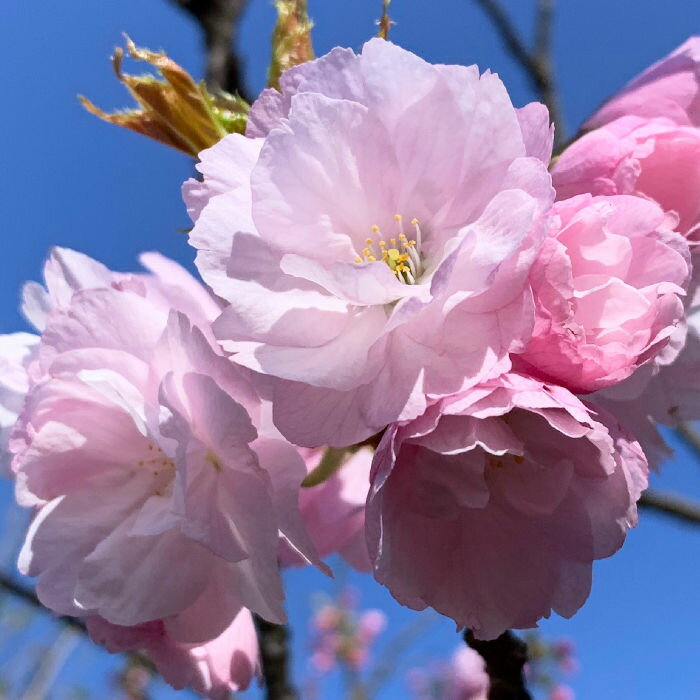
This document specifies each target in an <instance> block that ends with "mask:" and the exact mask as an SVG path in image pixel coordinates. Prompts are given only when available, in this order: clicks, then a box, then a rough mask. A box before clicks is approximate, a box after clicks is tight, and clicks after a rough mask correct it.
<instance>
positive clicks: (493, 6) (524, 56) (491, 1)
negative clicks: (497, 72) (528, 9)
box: [474, 0, 564, 145]
mask: <svg viewBox="0 0 700 700" xmlns="http://www.w3.org/2000/svg"><path fill="white" fill-rule="evenodd" d="M474 1H475V2H476V3H477V4H478V5H479V6H480V7H481V8H482V9H483V10H484V12H485V13H486V14H487V15H488V16H489V18H490V19H491V21H492V22H493V24H494V26H495V27H496V30H497V31H498V33H499V35H500V37H501V40H502V41H503V43H504V44H505V47H506V49H507V50H508V51H509V52H510V54H511V55H512V56H513V58H514V59H515V60H516V61H517V62H518V63H519V64H520V67H521V68H522V69H523V71H524V72H525V75H526V76H527V77H528V79H529V81H530V84H531V85H532V87H533V89H534V90H535V92H536V93H537V94H538V96H539V98H540V99H541V100H542V102H544V104H545V105H547V108H548V109H549V115H550V118H551V120H552V122H553V123H554V127H555V130H556V131H555V137H554V138H555V144H556V145H558V144H561V143H563V141H564V125H563V122H562V115H561V111H560V109H559V99H558V97H557V91H556V86H555V80H554V71H553V69H552V60H551V46H552V23H553V22H552V21H553V19H554V0H537V17H536V20H535V43H534V48H533V50H532V51H531V50H530V49H529V48H528V46H527V44H526V43H525V42H524V41H523V40H522V38H521V37H520V34H519V33H518V31H517V29H516V28H515V26H514V25H513V23H512V22H511V20H510V18H509V17H508V15H507V14H506V12H505V10H504V9H503V8H502V7H501V5H500V3H499V2H498V0H474Z"/></svg>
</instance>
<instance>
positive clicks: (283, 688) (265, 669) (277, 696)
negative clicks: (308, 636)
mask: <svg viewBox="0 0 700 700" xmlns="http://www.w3.org/2000/svg"><path fill="white" fill-rule="evenodd" d="M254 618H255V626H256V627H257V629H258V641H259V643H260V658H261V661H262V674H263V680H264V682H265V689H266V696H265V697H266V698H267V700H297V699H298V697H299V695H298V693H297V692H296V690H295V688H294V686H293V685H292V683H291V681H290V679H289V668H288V666H289V650H288V645H289V631H288V629H287V627H286V626H285V625H276V624H273V623H272V622H268V621H267V620H263V618H262V617H260V616H259V615H254Z"/></svg>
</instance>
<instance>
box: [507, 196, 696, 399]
mask: <svg viewBox="0 0 700 700" xmlns="http://www.w3.org/2000/svg"><path fill="white" fill-rule="evenodd" d="M552 213H553V221H552V228H551V234H550V237H549V238H548V239H547V241H546V242H545V244H544V246H543V248H542V251H541V253H540V256H539V257H538V259H537V261H536V262H535V264H534V265H533V268H532V272H531V276H530V277H531V283H532V287H533V292H534V294H535V308H536V322H535V329H534V332H533V335H532V339H531V340H530V342H529V344H528V345H527V347H526V348H525V351H524V352H523V354H522V355H520V356H519V358H517V359H516V363H519V362H520V363H524V366H527V369H528V370H529V371H530V372H531V373H533V374H535V375H537V376H540V377H542V378H543V379H545V380H547V381H553V382H555V383H557V384H561V385H562V386H565V387H567V388H568V389H570V390H572V391H574V392H591V391H595V390H597V389H601V388H603V387H606V386H611V385H613V384H617V383H619V382H620V381H622V380H623V379H626V378H627V377H628V376H630V375H631V374H632V372H633V371H634V370H635V369H636V368H637V367H638V366H639V365H641V364H643V363H645V362H648V361H649V360H651V359H653V358H654V357H655V356H656V355H658V354H659V353H660V352H661V351H662V350H663V349H664V348H665V347H666V346H667V345H668V344H669V342H670V340H671V336H672V335H673V334H674V332H675V330H676V326H677V325H678V324H679V323H680V322H681V321H682V319H683V314H684V308H683V301H682V298H683V297H684V296H685V288H686V286H687V284H688V280H689V277H690V264H689V253H688V249H687V245H686V243H685V241H684V239H683V238H682V237H681V236H679V235H678V234H676V233H674V232H673V231H671V230H669V229H668V228H667V227H666V226H665V216H664V212H663V211H662V210H661V208H660V207H659V206H658V205H657V204H655V203H653V202H651V201H647V200H644V199H641V198H639V197H631V196H617V197H591V196H590V195H581V196H579V197H574V198H572V199H567V200H564V201H561V202H557V204H555V206H554V207H553V210H552Z"/></svg>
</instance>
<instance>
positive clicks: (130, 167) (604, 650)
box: [0, 0, 700, 700]
mask: <svg viewBox="0 0 700 700" xmlns="http://www.w3.org/2000/svg"><path fill="white" fill-rule="evenodd" d="M380 4H381V3H380V0H357V1H356V2H343V1H341V0H309V6H310V12H311V14H312V16H313V18H314V20H315V22H316V32H315V44H316V49H317V52H318V53H323V52H325V51H327V50H328V49H330V48H331V47H332V46H335V45H345V46H352V47H355V48H358V47H359V46H361V44H362V42H363V41H364V40H366V39H367V38H369V37H370V36H371V35H372V34H373V33H374V32H375V31H376V28H375V26H374V19H375V18H376V17H377V16H378V14H379V6H380ZM504 4H505V5H506V6H508V8H509V11H510V12H511V13H512V15H513V17H514V18H515V20H516V22H517V23H518V24H519V26H521V27H523V28H524V29H525V30H526V31H527V30H528V29H529V28H530V27H531V20H532V17H531V15H532V13H531V5H532V3H531V2H530V0H511V1H510V2H507V1H505V0H504ZM559 4H560V5H561V8H560V10H559V12H558V15H557V21H556V27H555V30H556V36H555V63H556V68H557V71H558V75H559V85H560V89H561V95H562V101H563V103H564V106H565V115H566V122H567V125H568V128H569V131H570V133H571V132H572V131H573V130H575V128H576V127H577V126H578V124H579V123H580V122H581V121H582V120H583V119H584V118H585V117H586V115H588V114H589V113H590V112H591V111H592V110H593V109H594V108H595V107H596V105H598V104H599V103H600V102H601V101H602V100H603V99H604V98H605V97H606V96H608V95H609V94H611V93H612V92H613V91H614V90H615V89H616V88H618V87H620V86H621V85H622V84H623V83H624V82H625V81H626V80H627V79H629V78H631V77H632V76H633V75H634V74H635V73H637V72H638V71H639V70H641V69H642V68H644V67H645V66H646V65H648V64H649V63H651V62H652V61H654V60H656V59H657V58H659V57H660V56H662V55H663V54H664V53H666V52H668V51H669V50H670V49H672V48H673V47H674V46H676V45H677V44H679V43H681V42H682V41H683V40H684V39H685V38H686V37H687V36H688V35H689V34H691V33H693V32H695V33H700V7H699V6H698V5H697V3H696V2H694V1H693V0H676V1H675V2H673V3H668V2H667V3H661V2H656V1H653V0H646V1H644V0H641V1H640V2H636V3H630V2H628V0H588V2H585V3H583V2H571V1H569V2H560V3H559ZM392 10H393V16H394V18H395V20H396V26H395V27H394V29H393V32H392V39H393V40H394V41H396V42H397V43H400V44H402V45H403V46H405V47H406V48H409V49H411V50H413V51H415V52H417V53H419V54H420V55H422V56H423V57H425V58H426V59H428V60H430V61H433V62H443V63H478V64H479V65H480V66H481V68H482V69H486V68H491V69H492V70H494V71H495V72H498V73H499V74H500V75H501V77H502V78H503V79H504V81H505V83H506V85H507V86H508V89H509V90H510V93H511V95H512V98H513V101H514V103H515V104H516V105H517V106H520V105H523V104H525V103H527V102H528V101H530V100H531V99H533V95H532V93H531V92H530V90H529V86H528V84H527V82H526V80H525V79H524V78H523V76H522V74H521V73H520V71H519V69H518V67H517V66H516V65H515V64H514V63H513V61H512V59H511V58H510V57H509V56H507V55H506V54H505V53H504V52H503V50H502V49H501V46H500V43H499V41H498V38H497V36H496V35H495V33H494V31H493V29H492V28H491V27H490V25H489V24H488V23H487V21H486V20H485V18H484V16H483V14H482V13H481V12H480V11H479V10H478V8H476V6H475V4H474V3H473V2H471V1H470V0H441V1H440V2H432V3H428V2H419V1H418V0H394V2H393V7H392ZM273 19H274V12H273V9H272V5H271V2H270V1H269V0H251V4H250V8H249V11H248V13H247V15H246V17H245V21H244V23H243V26H242V46H243V55H244V57H245V59H246V65H247V71H246V74H247V78H248V83H249V85H250V86H251V88H252V90H254V91H257V90H259V89H261V88H262V87H263V84H264V80H265V73H266V69H267V60H268V37H269V32H270V28H271V26H272V22H273ZM123 31H126V32H128V33H129V34H130V35H131V36H132V37H133V38H134V39H135V40H136V41H137V43H140V44H142V45H145V46H148V47H150V48H153V49H157V48H165V49H167V50H168V51H169V53H170V54H171V55H172V57H173V58H175V59H176V60H178V61H179V62H181V63H182V64H184V65H185V66H186V67H187V68H188V69H189V70H191V72H192V73H193V74H194V75H201V73H202V60H203V59H202V54H201V50H200V45H199V36H198V35H197V33H196V31H195V29H194V27H193V26H192V25H191V24H190V22H189V20H188V18H186V17H185V16H183V15H181V14H180V13H178V12H177V11H175V10H174V9H173V8H172V7H171V6H170V5H169V4H168V3H167V2H166V1H165V0H149V1H148V2H144V1H143V0H121V1H120V2H118V3H117V2H94V0H71V1H70V2H69V3H66V2H62V3H58V2H47V3H42V4H41V7H38V6H37V4H36V3H28V2H26V0H25V1H22V0H3V1H2V3H0V32H2V41H0V66H2V68H1V69H0V76H1V78H2V80H1V82H0V84H1V85H2V94H3V108H2V109H1V110H0V143H1V144H2V160H3V166H4V167H3V168H2V170H1V171H0V207H1V209H0V211H1V212H2V227H3V228H2V240H3V243H4V251H5V252H4V255H3V256H1V257H0V332H10V331H14V330H20V329H23V328H24V323H23V321H22V320H21V317H20V316H19V313H18V311H17V300H18V290H19V287H20V285H21V283H22V282H23V281H24V280H27V279H36V278H38V277H39V275H40V269H41V264H42V260H43V258H44V257H45V255H46V253H47V251H48V249H49V247H50V246H51V245H53V244H60V245H64V246H68V247H73V248H77V249H79V250H82V251H85V252H87V253H89V254H90V255H93V256H94V257H97V258H99V259H101V260H102V261H104V262H105V263H107V264H108V265H109V266H110V267H113V268H115V269H123V270H128V269H133V268H134V266H135V259H136V256H137V255H138V253H139V252H140V251H143V250H149V249H157V250H160V251H162V252H164V253H165V254H167V255H170V256H172V257H174V258H176V259H178V260H180V261H181V262H183V263H185V264H188V265H190V264H191V260H192V257H193V255H192V251H191V249H190V248H189V247H188V246H187V244H186V238H185V236H183V235H182V234H179V233H177V231H178V229H181V228H183V227H186V226H187V225H188V220H187V217H186V214H185V211H184V208H183V206H182V204H181V200H180V196H179V188H180V184H181V183H182V181H183V180H184V179H186V178H187V177H188V176H189V175H190V174H191V172H192V165H191V162H189V161H188V160H187V158H185V157H184V156H181V155H180V154H178V153H176V152H174V151H169V150H167V149H165V148H163V147H161V146H159V145H157V144H154V143H151V142H149V141H147V140H145V139H142V138H139V137H137V136H135V135H132V134H128V133H126V132H123V131H120V130H118V129H116V128H113V127H110V126H108V125H105V124H103V123H102V122H100V121H98V120H97V119H95V118H93V117H91V116H89V115H88V114H87V113H85V112H84V111H83V110H82V109H81V107H80V106H79V105H78V102H77V100H76V95H77V94H78V93H83V94H85V95H87V96H89V97H90V98H91V99H92V100H93V101H95V102H96V103H97V104H98V105H100V106H103V107H105V108H114V107H120V106H126V105H127V104H128V99H127V97H126V95H125V93H124V92H123V91H122V89H121V88H120V86H119V85H118V84H117V82H116V81H115V80H114V78H113V76H112V73H111V69H110V66H109V63H108V60H107V59H108V56H109V55H110V54H111V51H112V48H113V47H114V45H115V44H117V43H119V42H120V41H121V32H123ZM679 447H680V448H681V449H680V450H679V453H678V457H677V459H676V460H675V461H674V462H673V463H671V464H668V465H667V466H666V468H665V469H664V470H663V473H662V475H661V476H660V477H658V478H657V479H656V481H657V482H658V486H660V487H661V486H663V487H664V488H674V489H677V490H682V491H684V492H686V493H687V494H689V495H694V496H696V497H698V498H700V461H699V460H698V459H697V458H695V457H694V456H693V455H692V454H690V453H689V452H688V451H687V450H686V449H684V448H683V446H682V445H679ZM9 493H10V488H9V485H6V484H5V485H2V488H1V489H0V496H1V499H0V503H7V502H8V500H9ZM3 517H5V516H2V514H0V527H2V522H3ZM7 517H9V516H7ZM0 539H2V538H0ZM699 562H700V528H698V529H697V530H692V529H690V528H689V527H687V526H682V525H679V524H676V523H674V522H670V521H668V520H667V519H663V518H661V517H660V516H656V515H653V514H649V513H643V514H642V521H641V524H640V526H639V527H638V528H637V530H636V531H634V532H632V533H631V535H630V536H629V538H628V542H627V544H626V545H625V547H624V548H623V550H622V551H621V552H620V553H619V554H617V555H616V556H615V557H613V558H612V559H610V560H608V561H604V562H600V563H598V564H597V565H596V567H595V572H594V588H593V593H592V595H591V598H590V600H589V602H588V604H587V605H586V606H585V607H584V608H583V609H582V611H581V612H580V613H579V614H578V615H577V616H576V617H574V618H573V619H572V620H570V621H564V620H560V619H554V620H551V621H547V622H546V623H544V624H543V626H542V628H543V630H544V631H545V633H547V634H548V635H567V636H571V637H573V638H574V639H575V640H576V642H577V644H578V648H579V657H580V662H581V671H580V673H579V674H578V675H577V676H576V678H575V679H574V680H573V682H572V685H573V687H574V688H575V689H576V691H577V693H578V697H579V698H584V699H588V698H594V699H596V700H597V699H601V698H602V699H605V698H622V699H623V700H624V699H628V698H629V699H633V700H637V699H639V700H646V699H647V698H648V699H652V698H653V699H654V700H658V698H660V697H663V698H674V699H678V700H685V699H690V698H699V697H700V664H698V663H697V658H698V656H699V655H700V643H699V642H698V623H699V622H700V596H699V595H698V592H697V591H698V585H697V582H696V581H697V577H698V574H700V563H699ZM341 578H343V577H341ZM347 578H348V579H349V580H350V581H352V582H353V583H355V584H356V585H357V586H358V587H359V588H360V591H361V595H362V600H363V603H364V604H366V605H368V606H375V607H377V606H378V607H381V608H383V609H385V610H386V611H387V613H388V614H389V616H390V623H391V628H392V629H399V628H400V627H401V625H402V624H405V623H406V622H407V621H409V620H410V619H412V614H411V613H410V612H408V611H405V610H403V609H401V608H399V606H398V605H396V604H395V603H393V601H392V600H391V598H390V596H389V595H388V593H387V592H386V591H385V590H384V589H382V588H380V587H379V586H378V585H376V584H375V583H374V582H373V581H371V580H370V579H368V578H366V577H365V578H362V577H357V576H354V575H352V574H349V575H348V576H347ZM338 585H339V584H338V582H332V581H327V580H324V579H323V578H322V577H321V576H320V575H319V574H317V573H316V572H314V571H301V572H293V573H292V574H291V575H290V576H289V577H288V591H289V610H290V616H291V620H292V623H293V625H294V626H295V628H296V636H295V639H296V643H295V667H296V670H297V672H298V675H303V673H304V671H305V668H306V652H307V643H308V640H307V637H306V634H305V627H306V624H307V623H306V618H307V615H308V609H309V603H310V592H311V591H312V590H316V589H319V588H325V589H327V590H333V589H334V587H337V586H338ZM37 624H38V627H37V626H36V625H37ZM33 625H34V626H33V627H31V628H29V629H26V630H22V631H21V634H22V635H23V638H24V639H25V641H28V642H29V643H34V644H38V643H40V641H41V635H42V634H45V633H47V632H46V630H47V629H48V628H49V627H50V625H49V624H48V623H47V622H45V621H39V623H33ZM52 629H53V628H52ZM49 631H50V630H49ZM5 641H7V640H5ZM458 643H459V639H458V637H457V635H456V634H455V632H454V626H453V625H452V624H451V623H449V622H448V621H444V620H443V621H440V622H437V623H436V624H435V625H434V626H433V627H431V628H430V631H429V632H427V633H426V634H425V635H424V637H423V638H422V639H421V642H420V645H419V647H417V648H416V652H415V654H414V655H413V657H412V658H413V659H414V661H415V662H416V663H422V662H427V660H429V659H430V658H433V657H437V656H439V655H441V654H447V653H450V652H451V651H452V649H453V648H454V647H455V646H456V645H457V644H458ZM4 648H5V647H4V646H3V644H1V643H0V674H2V672H3V665H2V664H3V654H4V653H7V652H6V650H5V651H3V650H4ZM105 658H106V657H105V656H103V655H99V654H96V653H94V652H93V651H92V650H90V649H89V648H86V647H85V646H82V645H81V646H80V647H79V649H78V651H76V652H74V653H73V656H72V657H71V660H70V662H69V664H68V665H67V667H66V669H65V670H64V672H63V673H62V675H61V678H60V680H61V683H62V684H63V685H64V686H66V687H67V686H69V685H71V684H75V683H77V682H80V683H84V684H85V685H90V686H93V687H94V688H95V689H96V690H95V693H96V695H95V696H96V697H101V696H102V695H101V694H100V692H101V691H100V690H99V688H100V687H101V686H100V684H101V683H102V682H103V680H101V678H103V676H104V674H103V671H104V670H105V669H106V668H108V667H111V666H113V665H114V662H113V661H111V660H105ZM337 688H338V686H337V685H336V684H331V685H330V686H329V689H328V691H327V694H326V696H327V697H337ZM175 695H177V694H176V693H174V692H172V693H171V692H169V691H162V693H159V696H162V697H171V696H172V697H174V696H175ZM251 696H256V693H255V692H254V693H251ZM380 697H383V698H387V699H389V698H400V697H404V691H403V686H402V683H401V682H400V679H399V680H397V681H396V682H394V683H393V684H391V685H389V686H387V688H386V690H385V692H384V693H383V694H382V695H381V696H380Z"/></svg>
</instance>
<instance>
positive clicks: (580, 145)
mask: <svg viewBox="0 0 700 700" xmlns="http://www.w3.org/2000/svg"><path fill="white" fill-rule="evenodd" d="M552 179H553V182H554V186H555V188H556V190H557V198H558V199H566V198H567V197H572V196H574V195H577V194H584V193H590V194H593V195H615V194H633V195H638V196H642V197H647V198H649V199H653V200H655V201H656V202H658V204H659V205H660V206H661V207H662V208H663V209H664V210H665V211H666V212H668V213H669V214H670V216H671V217H672V219H673V225H674V228H675V229H676V230H678V231H679V232H680V233H682V234H683V235H685V236H686V237H687V238H688V239H689V240H691V241H693V242H694V243H696V242H697V241H696V238H697V237H698V235H700V231H699V228H700V197H698V191H700V129H698V128H695V127H692V126H685V125H677V124H675V123H674V122H672V121H670V120H669V119H666V118H655V119H646V118H641V117H638V116H625V117H621V118H620V119H617V120H615V121H613V122H610V123H608V124H604V125H603V126H601V128H599V129H595V130H594V131H591V132H590V133H588V134H585V135H584V136H582V137H581V138H580V139H577V140H576V141H574V143H573V144H571V145H570V146H569V147H568V148H567V149H566V150H565V151H564V152H563V153H562V154H561V156H560V157H559V158H558V160H557V162H556V164H555V165H554V167H553V169H552Z"/></svg>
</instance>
